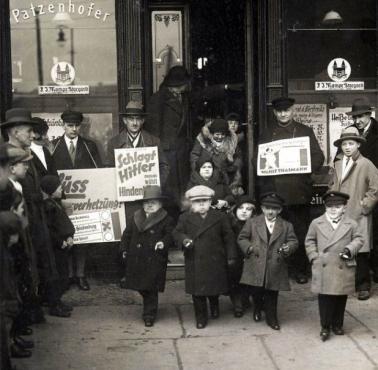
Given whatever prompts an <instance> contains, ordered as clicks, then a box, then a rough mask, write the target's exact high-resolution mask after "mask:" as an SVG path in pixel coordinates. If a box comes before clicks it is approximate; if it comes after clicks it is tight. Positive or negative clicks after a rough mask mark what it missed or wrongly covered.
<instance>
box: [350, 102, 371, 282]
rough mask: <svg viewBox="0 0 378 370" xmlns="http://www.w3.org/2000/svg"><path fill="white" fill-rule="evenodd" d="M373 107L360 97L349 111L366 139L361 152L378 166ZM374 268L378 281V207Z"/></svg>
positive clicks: (355, 124)
mask: <svg viewBox="0 0 378 370" xmlns="http://www.w3.org/2000/svg"><path fill="white" fill-rule="evenodd" d="M372 112H373V108H372V107H371V105H370V103H369V100H368V99H366V98H359V99H356V100H355V101H354V102H353V105H352V110H351V111H350V112H347V114H348V115H350V116H352V118H353V121H354V124H353V126H354V127H356V128H357V129H358V132H359V134H360V135H361V136H363V137H364V138H365V139H366V141H365V142H362V143H361V146H360V153H361V154H362V155H363V156H364V157H365V158H367V159H369V160H370V161H372V162H373V163H374V165H375V167H377V168H378V122H377V121H376V120H375V119H374V118H373V117H372V116H371V115H372ZM370 264H371V268H372V270H373V280H374V282H376V283H378V207H375V208H374V210H373V249H372V250H371V255H370Z"/></svg>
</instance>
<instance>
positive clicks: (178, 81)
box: [164, 66, 190, 87]
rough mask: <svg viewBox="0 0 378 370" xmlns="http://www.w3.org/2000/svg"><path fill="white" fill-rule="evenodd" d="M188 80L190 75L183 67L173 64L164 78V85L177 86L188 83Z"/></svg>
mask: <svg viewBox="0 0 378 370" xmlns="http://www.w3.org/2000/svg"><path fill="white" fill-rule="evenodd" d="M189 82H190V75H189V73H188V71H187V70H186V68H185V67H183V66H174V67H172V68H171V69H170V70H169V71H168V74H167V76H166V77H165V79H164V85H165V86H168V87H177V86H182V85H185V84H188V83H189Z"/></svg>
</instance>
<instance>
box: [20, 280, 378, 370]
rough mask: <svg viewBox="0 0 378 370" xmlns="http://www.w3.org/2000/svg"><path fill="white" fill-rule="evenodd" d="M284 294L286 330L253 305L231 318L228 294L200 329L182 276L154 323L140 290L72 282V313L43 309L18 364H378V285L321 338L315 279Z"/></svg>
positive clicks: (90, 367) (42, 367)
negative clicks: (339, 332) (262, 317)
mask: <svg viewBox="0 0 378 370" xmlns="http://www.w3.org/2000/svg"><path fill="white" fill-rule="evenodd" d="M292 288H293V290H292V291H291V292H287V293H286V292H285V293H283V294H281V295H280V298H279V306H278V309H279V320H280V323H281V330H280V331H278V332H276V331H274V330H272V329H270V328H269V327H268V326H266V324H265V322H263V321H262V322H260V323H255V322H254V321H253V320H252V310H251V309H250V310H249V311H248V312H247V313H246V314H245V315H244V317H243V318H240V319H236V318H234V317H233V314H232V310H231V305H230V302H229V299H228V297H222V299H221V316H220V318H219V319H217V320H210V321H209V325H208V326H207V327H206V328H205V329H202V330H198V329H196V328H195V322H194V315H193V309H192V305H191V297H190V296H187V295H185V293H184V282H183V281H170V282H168V283H167V287H166V291H165V293H163V294H162V295H161V299H160V310H159V317H158V320H157V321H156V323H155V326H154V327H152V328H145V327H144V324H143V321H142V320H141V317H140V316H141V306H140V303H141V301H140V298H139V296H138V294H137V293H134V292H131V291H126V290H121V289H119V288H118V287H117V286H116V285H114V284H113V285H95V283H94V282H92V289H91V290H90V291H89V292H81V291H78V290H77V289H75V288H74V289H72V290H71V291H70V292H69V293H68V294H66V296H65V297H64V300H65V301H66V302H68V303H70V304H73V305H74V306H75V309H74V311H73V315H72V316H71V318H68V319H61V318H55V317H51V316H46V318H47V323H45V324H41V325H39V326H35V327H34V336H33V339H34V341H35V344H36V348H35V349H34V350H33V357H32V358H30V359H25V360H18V361H15V364H16V365H17V369H18V370H124V369H125V370H126V369H127V370H160V369H161V370H183V369H184V370H202V369H204V370H205V369H206V370H210V369H217V370H223V369H224V370H234V369H235V370H244V369H254V370H260V369H263V370H270V369H272V370H277V369H282V370H283V369H285V370H297V369H298V370H305V369H306V370H312V369H319V370H321V369H327V370H329V369H343V370H348V369H353V370H373V369H374V370H378V339H377V335H378V286H375V294H374V295H373V297H372V298H371V299H370V300H368V301H358V300H357V299H356V298H355V297H350V298H349V299H348V304H347V314H346V317H345V326H344V327H345V331H346V334H345V335H344V336H338V337H335V336H332V337H331V339H330V340H329V341H327V342H325V343H323V342H321V341H320V339H319V330H320V329H319V318H318V309H317V300H316V297H315V296H313V295H312V294H311V293H310V286H309V284H306V285H304V286H299V285H297V284H295V283H292Z"/></svg>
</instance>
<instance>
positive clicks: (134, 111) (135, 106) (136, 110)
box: [119, 100, 147, 117]
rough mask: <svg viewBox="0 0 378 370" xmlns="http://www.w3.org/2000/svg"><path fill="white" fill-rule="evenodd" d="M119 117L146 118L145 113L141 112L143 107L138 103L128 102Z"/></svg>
mask: <svg viewBox="0 0 378 370" xmlns="http://www.w3.org/2000/svg"><path fill="white" fill-rule="evenodd" d="M119 114H120V115H121V116H137V117H138V116H141V117H143V116H146V115H147V113H145V112H144V111H143V105H142V103H141V102H139V101H135V100H130V101H129V102H128V103H127V105H126V109H125V111H124V112H120V113H119Z"/></svg>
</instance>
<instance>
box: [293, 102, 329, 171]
mask: <svg viewBox="0 0 378 370" xmlns="http://www.w3.org/2000/svg"><path fill="white" fill-rule="evenodd" d="M294 119H295V120H296V121H297V122H300V123H302V124H304V125H306V126H308V127H311V128H312V129H313V130H314V133H315V137H316V139H317V140H318V143H319V145H320V148H321V150H322V151H323V154H324V158H328V140H327V105H326V104H295V105H294ZM326 163H327V160H326V159H325V160H324V164H326Z"/></svg>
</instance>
